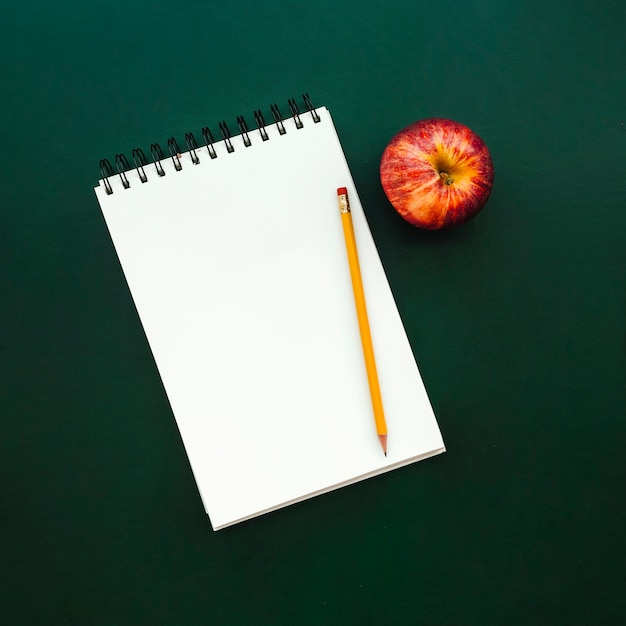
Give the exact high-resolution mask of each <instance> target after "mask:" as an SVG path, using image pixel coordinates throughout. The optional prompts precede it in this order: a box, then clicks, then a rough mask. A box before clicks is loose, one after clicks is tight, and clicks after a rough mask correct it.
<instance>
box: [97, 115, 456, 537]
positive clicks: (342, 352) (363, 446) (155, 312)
mask: <svg viewBox="0 0 626 626" xmlns="http://www.w3.org/2000/svg"><path fill="white" fill-rule="evenodd" d="M316 112H317V114H318V115H319V118H320V121H319V122H318V123H314V121H313V118H312V116H311V115H310V114H309V113H307V114H303V115H302V116H301V119H302V122H303V127H302V128H300V129H298V128H296V124H295V122H294V120H293V118H289V119H287V120H285V128H286V131H287V132H286V133H285V134H284V135H280V134H279V133H278V129H277V127H276V125H275V124H272V125H270V126H268V127H267V129H266V130H267V133H268V136H269V140H268V141H262V140H261V137H260V134H259V132H258V131H257V130H254V131H250V139H251V142H252V145H251V146H249V147H246V146H244V143H243V139H242V137H241V136H236V137H234V138H233V139H232V144H233V147H234V148H235V150H234V152H232V153H228V152H227V150H226V146H225V144H224V142H223V141H220V142H218V143H216V144H215V149H216V152H217V158H215V159H211V158H210V155H209V152H208V150H207V149H206V147H204V148H202V149H199V150H197V152H196V153H197V156H198V157H199V159H200V163H199V164H197V165H196V164H193V162H192V158H191V154H190V153H189V152H185V153H183V154H182V155H181V164H182V170H181V171H176V170H175V168H174V165H173V161H172V160H171V159H170V158H167V159H165V160H163V161H162V165H163V168H164V170H165V173H166V175H165V176H163V177H159V176H158V175H157V173H156V169H155V166H154V165H153V164H151V165H148V166H146V167H145V172H146V174H147V176H148V181H147V182H146V183H141V181H140V179H139V174H138V172H137V170H131V171H129V172H127V173H126V176H127V178H128V181H129V183H130V186H129V188H127V189H125V188H124V187H123V185H122V182H121V179H120V178H119V176H117V175H115V176H113V177H110V178H109V182H110V185H111V188H112V191H113V193H112V194H107V193H106V192H105V187H104V181H100V184H99V186H98V187H96V189H95V191H96V195H97V198H98V201H99V202H100V206H101V209H102V213H103V215H104V218H105V220H106V223H107V226H108V229H109V232H110V235H111V238H112V241H113V243H114V245H115V249H116V251H117V254H118V256H119V259H120V262H121V265H122V268H123V270H124V274H125V276H126V280H127V281H128V285H129V288H130V290H131V293H132V296H133V299H134V302H135V306H136V308H137V311H138V314H139V316H140V319H141V322H142V324H143V328H144V330H145V333H146V336H147V338H148V341H149V343H150V347H151V349H152V353H153V355H154V358H155V361H156V364H157V367H158V370H159V373H160V375H161V377H162V381H163V384H164V387H165V389H166V392H167V396H168V399H169V402H170V404H171V407H172V410H173V413H174V415H175V418H176V421H177V424H178V428H179V430H180V433H181V436H182V439H183V442H184V445H185V448H186V451H187V454H188V457H189V460H190V463H191V467H192V469H193V473H194V476H195V479H196V482H197V485H198V488H199V491H200V495H201V497H202V500H203V503H204V506H205V509H206V511H207V513H208V515H209V517H210V520H211V524H212V526H213V528H214V529H215V530H217V529H220V528H223V527H225V526H228V525H231V524H234V523H237V522H240V521H243V520H246V519H249V518H251V517H254V516H256V515H260V514H262V513H265V512H268V511H271V510H274V509H277V508H280V507H283V506H286V505H288V504H291V503H294V502H297V501H299V500H303V499H305V498H308V497H311V496H314V495H317V494H321V493H323V492H327V491H329V490H332V489H336V488H338V487H341V486H344V485H348V484H349V483H353V482H356V481H359V480H362V479H365V478H367V477H370V476H373V475H376V474H380V473H382V472H385V471H388V470H391V469H394V468H397V467H399V466H402V465H406V464H408V463H412V462H415V461H419V460H421V459H424V458H426V457H429V456H431V455H434V454H438V453H440V452H443V451H444V444H443V441H442V437H441V433H440V431H439V428H438V425H437V422H436V419H435V416H434V414H433V411H432V408H431V405H430V402H429V399H428V396H427V394H426V391H425V389H424V385H423V383H422V379H421V377H420V374H419V371H418V367H417V365H416V361H415V358H414V356H413V353H412V351H411V347H410V345H409V342H408V340H407V337H406V333H405V330H404V327H403V325H402V321H401V319H400V315H399V313H398V310H397V308H396V305H395V302H394V299H393V296H392V293H391V290H390V287H389V284H388V282H387V279H386V276H385V272H384V270H383V267H382V264H381V262H380V259H379V256H378V253H377V251H376V247H375V244H374V241H373V239H372V236H371V234H370V231H369V228H368V225H367V222H366V219H365V215H364V213H363V209H362V207H361V204H360V201H359V198H358V195H357V191H356V189H355V187H354V183H353V180H352V177H351V175H350V171H349V169H348V165H347V163H346V160H345V157H344V154H343V151H342V149H341V146H340V144H339V139H338V137H337V133H336V131H335V128H334V125H333V122H332V120H331V117H330V113H329V112H328V110H327V109H326V108H324V107H321V108H318V109H316ZM338 187H347V189H348V194H349V198H350V204H351V209H352V218H353V222H354V229H355V235H356V240H357V246H358V252H359V258H360V263H361V271H362V274H363V282H364V287H365V295H366V300H367V306H368V313H369V319H370V325H371V330H372V336H373V342H374V350H375V354H376V362H377V366H378V374H379V378H380V384H381V391H382V397H383V403H384V407H385V415H386V419H387V426H388V432H389V438H388V453H387V456H385V455H384V454H383V452H382V450H381V446H380V442H379V440H378V438H377V436H376V430H375V425H374V418H373V412H372V406H371V400H370V394H369V388H368V382H367V375H366V371H365V364H364V359H363V351H362V347H361V343H360V336H359V328H358V322H357V316H356V310H355V305H354V297H353V293H352V284H351V280H350V271H349V267H348V261H347V256H346V249H345V243H344V238H343V231H342V225H341V217H340V214H339V210H338V205H337V188H338Z"/></svg>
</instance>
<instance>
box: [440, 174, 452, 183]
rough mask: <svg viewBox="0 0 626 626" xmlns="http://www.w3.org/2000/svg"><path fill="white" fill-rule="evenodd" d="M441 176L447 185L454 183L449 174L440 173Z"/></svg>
mask: <svg viewBox="0 0 626 626" xmlns="http://www.w3.org/2000/svg"><path fill="white" fill-rule="evenodd" d="M439 176H440V177H441V180H442V181H443V182H444V184H445V185H451V184H452V183H453V182H454V181H453V180H452V177H451V176H450V174H448V172H439Z"/></svg>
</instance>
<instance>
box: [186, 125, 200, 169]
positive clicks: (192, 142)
mask: <svg viewBox="0 0 626 626" xmlns="http://www.w3.org/2000/svg"><path fill="white" fill-rule="evenodd" d="M185 141H186V142H187V147H188V148H189V155H190V156H191V162H192V163H193V164H194V165H198V163H200V158H199V157H198V154H197V152H196V150H197V149H198V142H197V141H196V138H195V137H194V136H193V133H185Z"/></svg>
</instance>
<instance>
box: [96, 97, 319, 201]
mask: <svg viewBox="0 0 626 626" xmlns="http://www.w3.org/2000/svg"><path fill="white" fill-rule="evenodd" d="M302 101H303V102H304V107H305V109H306V111H305V112H306V113H310V114H311V117H312V119H313V122H314V123H315V124H317V123H318V122H320V121H321V119H320V116H319V114H318V113H317V111H316V109H315V107H314V106H313V103H312V102H311V98H310V96H309V94H308V93H304V94H302ZM287 104H288V106H289V112H290V117H291V118H292V119H293V122H294V124H295V127H296V129H301V128H303V127H304V125H305V123H304V121H303V119H302V117H301V113H300V110H299V108H298V104H297V103H296V100H295V99H294V98H289V99H288V100H287ZM270 111H271V113H272V118H273V121H274V124H275V126H276V130H277V131H278V134H279V135H285V134H286V133H287V127H286V125H285V119H284V118H283V115H282V113H281V111H280V109H279V108H278V105H277V104H272V105H271V106H270ZM254 121H255V122H256V126H257V128H256V130H258V132H259V136H260V138H261V141H262V142H264V141H269V140H270V137H271V136H270V134H269V133H268V132H267V123H266V122H265V118H264V117H263V113H262V112H261V110H260V109H257V110H256V111H254ZM237 126H238V127H239V136H240V137H241V140H242V141H243V145H244V146H245V147H246V148H249V147H250V146H251V145H252V144H253V143H254V142H253V139H252V137H251V136H250V132H251V131H250V128H249V127H248V124H247V122H246V120H245V118H244V117H243V115H238V116H237ZM219 130H220V133H221V135H222V140H223V143H224V146H225V148H226V151H227V152H228V153H232V152H235V146H234V145H233V141H232V139H233V138H232V136H231V133H230V130H229V128H228V125H227V124H226V122H225V121H221V122H219ZM201 132H202V138H203V139H204V143H205V145H206V148H207V151H208V153H209V156H210V158H211V159H216V158H218V156H219V155H218V151H217V150H216V147H215V143H216V141H215V138H214V136H213V133H212V132H211V129H210V128H209V127H208V126H204V127H203V128H202V130H201ZM185 143H186V144H187V148H188V154H189V157H190V158H191V162H192V163H193V164H194V165H198V164H199V163H200V157H199V156H198V151H199V150H200V148H199V146H198V142H197V141H196V138H195V136H194V134H193V133H192V132H188V133H185ZM167 146H168V150H169V154H170V157H171V159H172V163H173V165H174V169H175V170H176V171H177V172H180V171H181V170H182V169H183V163H182V161H181V159H182V154H181V151H180V148H179V145H178V142H177V141H176V138H175V137H170V138H169V139H168V140H167ZM150 153H151V156H152V164H153V165H154V167H155V170H156V173H157V175H158V176H160V177H161V176H165V174H166V172H165V168H164V167H163V163H162V161H163V160H164V159H165V158H166V157H165V154H164V153H163V150H162V149H161V146H160V145H159V144H158V143H153V144H150ZM132 158H133V163H134V167H131V165H130V163H129V161H128V159H127V158H126V156H125V155H124V154H123V153H119V154H116V155H115V170H117V172H116V171H115V170H114V168H113V167H112V165H111V163H110V162H109V160H108V159H102V160H101V161H100V174H101V176H102V183H103V185H104V189H105V192H106V194H107V195H111V194H112V193H113V186H112V185H111V181H110V178H111V177H112V176H115V175H116V174H117V175H118V176H119V177H120V181H121V183H122V187H123V188H124V189H128V188H130V186H131V182H130V180H129V178H128V176H127V175H126V173H127V172H128V171H130V170H131V169H133V170H135V171H136V172H137V175H138V177H139V180H140V181H141V182H142V183H146V182H148V175H147V173H146V170H145V168H146V166H147V165H148V164H149V163H148V159H147V158H146V155H145V154H144V152H143V150H142V149H141V148H134V149H133V152H132Z"/></svg>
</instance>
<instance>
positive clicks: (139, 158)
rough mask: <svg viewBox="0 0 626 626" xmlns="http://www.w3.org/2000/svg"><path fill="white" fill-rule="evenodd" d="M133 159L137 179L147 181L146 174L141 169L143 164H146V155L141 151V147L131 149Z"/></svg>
mask: <svg viewBox="0 0 626 626" xmlns="http://www.w3.org/2000/svg"><path fill="white" fill-rule="evenodd" d="M133 161H134V162H135V169H136V170H137V173H138V174H139V180H140V181H141V182H142V183H147V182H148V177H147V176H146V171H145V170H144V169H143V166H144V165H148V162H147V160H146V155H145V154H144V153H143V150H142V149H141V148H135V149H134V150H133Z"/></svg>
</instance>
